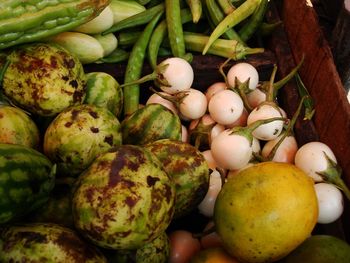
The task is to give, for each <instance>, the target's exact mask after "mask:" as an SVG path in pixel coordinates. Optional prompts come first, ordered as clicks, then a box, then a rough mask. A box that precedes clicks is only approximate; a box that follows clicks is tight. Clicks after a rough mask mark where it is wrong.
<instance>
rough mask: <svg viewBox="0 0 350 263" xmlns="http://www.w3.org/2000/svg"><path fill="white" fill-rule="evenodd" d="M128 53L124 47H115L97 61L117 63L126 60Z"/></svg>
mask: <svg viewBox="0 0 350 263" xmlns="http://www.w3.org/2000/svg"><path fill="white" fill-rule="evenodd" d="M129 55H130V53H129V52H127V51H125V50H124V49H121V48H117V49H115V50H114V51H113V52H112V53H111V54H109V55H108V56H106V57H104V58H101V59H99V61H98V62H102V63H119V62H122V61H126V60H127V59H128V58H129Z"/></svg>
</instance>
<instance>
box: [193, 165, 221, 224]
mask: <svg viewBox="0 0 350 263" xmlns="http://www.w3.org/2000/svg"><path fill="white" fill-rule="evenodd" d="M221 187H222V179H221V175H220V173H219V172H218V171H217V170H213V171H212V173H211V174H210V179H209V188H208V192H207V194H206V195H205V197H204V199H203V200H202V202H201V203H200V204H199V205H198V210H199V212H200V213H201V214H203V215H204V216H207V217H212V216H213V214H214V206H215V201H216V197H217V196H218V194H219V192H220V190H221Z"/></svg>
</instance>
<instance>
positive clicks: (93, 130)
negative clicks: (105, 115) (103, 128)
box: [90, 127, 100, 133]
mask: <svg viewBox="0 0 350 263" xmlns="http://www.w3.org/2000/svg"><path fill="white" fill-rule="evenodd" d="M90 130H91V131H92V132H93V133H98V132H99V131H100V130H99V128H96V127H90Z"/></svg>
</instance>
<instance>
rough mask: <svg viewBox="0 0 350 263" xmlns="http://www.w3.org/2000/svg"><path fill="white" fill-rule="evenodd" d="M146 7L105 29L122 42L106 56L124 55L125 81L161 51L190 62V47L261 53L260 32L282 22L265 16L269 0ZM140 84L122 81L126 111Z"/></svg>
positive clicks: (134, 104)
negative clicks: (276, 21) (266, 19)
mask: <svg viewBox="0 0 350 263" xmlns="http://www.w3.org/2000/svg"><path fill="white" fill-rule="evenodd" d="M137 2H138V3H140V4H142V5H144V6H145V7H146V9H145V11H143V12H140V13H137V14H136V15H132V16H130V17H128V18H126V19H123V20H121V21H119V22H117V23H115V24H114V25H113V26H112V27H111V28H109V29H108V30H107V31H105V32H103V34H108V33H114V34H115V35H116V36H117V39H118V48H117V49H116V50H115V51H114V52H113V53H112V54H110V55H109V56H108V57H105V58H103V61H102V62H105V63H116V62H121V61H126V63H127V68H126V72H125V78H124V82H125V83H127V82H132V81H135V80H136V79H138V78H139V77H140V74H141V72H142V69H143V65H144V63H145V62H148V63H149V64H150V66H151V67H152V68H153V69H154V70H156V68H157V65H158V62H159V59H160V57H161V56H162V55H164V54H165V55H166V56H175V57H181V58H184V59H186V60H188V61H189V62H191V59H192V53H191V52H193V53H198V54H201V53H202V54H203V55H204V54H206V53H208V54H212V55H217V56H222V57H225V58H231V59H235V60H239V59H243V58H245V57H246V56H248V55H251V54H256V53H261V52H263V51H264V48H263V47H262V46H256V47H250V46H251V45H256V43H261V41H255V42H254V40H256V39H257V38H261V37H262V36H266V35H267V34H269V33H271V32H272V31H273V30H274V29H275V28H276V27H277V26H279V25H280V23H274V24H269V23H267V22H266V21H265V15H266V11H267V9H268V4H269V1H268V0H241V1H236V0H140V1H137ZM139 94H140V91H139V86H138V85H126V86H124V116H128V115H130V114H132V113H133V112H134V111H136V110H137V109H138V103H139V96H140V95H139Z"/></svg>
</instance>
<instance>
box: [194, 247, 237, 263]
mask: <svg viewBox="0 0 350 263" xmlns="http://www.w3.org/2000/svg"><path fill="white" fill-rule="evenodd" d="M190 263H239V262H238V261H237V260H236V259H234V258H233V257H232V256H230V255H229V254H227V252H226V251H225V250H224V249H223V248H222V247H212V248H207V249H203V250H201V251H199V252H198V253H197V254H196V255H195V256H194V257H192V258H191V260H190Z"/></svg>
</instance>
